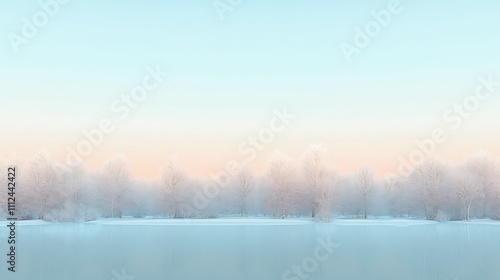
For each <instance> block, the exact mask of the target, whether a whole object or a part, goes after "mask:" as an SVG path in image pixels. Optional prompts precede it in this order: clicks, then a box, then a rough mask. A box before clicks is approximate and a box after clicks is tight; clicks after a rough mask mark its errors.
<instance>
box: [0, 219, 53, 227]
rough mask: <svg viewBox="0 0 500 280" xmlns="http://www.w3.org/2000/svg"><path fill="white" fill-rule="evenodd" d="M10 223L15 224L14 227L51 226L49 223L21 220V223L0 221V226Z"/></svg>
mask: <svg viewBox="0 0 500 280" xmlns="http://www.w3.org/2000/svg"><path fill="white" fill-rule="evenodd" d="M10 222H16V226H39V225H47V224H51V223H50V222H46V221H43V220H22V221H0V226H6V225H8V224H10Z"/></svg>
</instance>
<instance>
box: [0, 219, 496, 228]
mask: <svg viewBox="0 0 500 280" xmlns="http://www.w3.org/2000/svg"><path fill="white" fill-rule="evenodd" d="M70 223H74V224H94V225H120V226H265V225H269V226H275V225H278V226H286V225H290V226H291V225H293V226H298V225H311V224H327V225H335V226H418V225H433V224H474V225H498V226H500V221H496V220H491V219H477V220H471V221H447V222H436V221H430V220H417V219H387V218H381V219H344V218H342V219H335V220H332V221H329V222H316V221H314V220H312V219H306V218H304V219H300V218H296V219H275V218H261V217H258V218H213V219H156V218H124V219H99V220H94V221H88V222H70ZM8 224H9V221H0V226H6V225H8ZM49 224H66V223H65V222H48V221H43V220H22V221H16V225H18V226H40V225H49Z"/></svg>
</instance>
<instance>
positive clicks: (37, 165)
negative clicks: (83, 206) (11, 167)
mask: <svg viewBox="0 0 500 280" xmlns="http://www.w3.org/2000/svg"><path fill="white" fill-rule="evenodd" d="M29 171H30V177H29V178H30V180H31V183H32V186H33V189H32V194H33V206H34V208H35V211H36V212H37V213H38V218H39V219H43V218H44V216H45V214H47V212H48V210H49V209H50V207H51V206H53V205H54V204H55V202H56V201H57V199H58V197H59V192H58V189H57V187H58V186H57V178H56V177H57V176H56V173H55V171H54V168H53V165H52V161H51V159H50V156H49V154H48V153H47V152H45V151H42V152H40V153H39V154H37V155H36V156H35V157H34V158H33V159H31V160H30V161H29Z"/></svg>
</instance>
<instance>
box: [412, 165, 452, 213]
mask: <svg viewBox="0 0 500 280" xmlns="http://www.w3.org/2000/svg"><path fill="white" fill-rule="evenodd" d="M446 175H447V167H446V165H445V164H444V163H442V162H441V161H440V160H438V159H435V158H428V159H426V160H424V161H423V162H422V163H421V164H420V165H418V166H416V167H415V169H414V170H413V172H412V173H411V174H410V184H412V186H413V190H414V192H413V195H414V199H415V200H417V202H416V203H417V204H419V205H420V207H421V208H422V209H423V211H424V215H425V217H426V218H427V219H432V220H436V218H437V215H438V212H439V210H440V208H441V206H442V205H443V204H444V202H445V191H446Z"/></svg>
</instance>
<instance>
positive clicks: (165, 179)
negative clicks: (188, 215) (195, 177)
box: [161, 157, 186, 218]
mask: <svg viewBox="0 0 500 280" xmlns="http://www.w3.org/2000/svg"><path fill="white" fill-rule="evenodd" d="M185 181H186V175H185V174H184V172H183V171H181V170H180V168H179V165H178V164H177V161H176V159H175V157H171V158H169V159H168V160H167V162H166V163H165V165H163V166H162V167H161V183H162V185H163V187H164V189H165V194H166V197H165V202H166V207H167V209H170V211H172V212H173V213H174V218H180V217H181V204H182V184H183V183H185Z"/></svg>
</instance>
